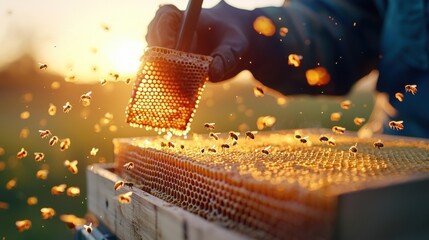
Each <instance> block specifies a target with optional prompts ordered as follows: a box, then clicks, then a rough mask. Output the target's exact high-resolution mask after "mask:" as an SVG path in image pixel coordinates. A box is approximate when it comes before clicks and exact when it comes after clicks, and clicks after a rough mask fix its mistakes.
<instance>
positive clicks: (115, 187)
mask: <svg viewBox="0 0 429 240" xmlns="http://www.w3.org/2000/svg"><path fill="white" fill-rule="evenodd" d="M124 184H125V182H124V181H122V180H118V181H117V182H115V185H114V186H113V189H115V190H119V189H121V188H122V187H123V186H124Z"/></svg>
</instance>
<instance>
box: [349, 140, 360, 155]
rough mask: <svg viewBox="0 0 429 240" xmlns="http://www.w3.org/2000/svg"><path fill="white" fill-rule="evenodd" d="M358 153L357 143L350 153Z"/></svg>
mask: <svg viewBox="0 0 429 240" xmlns="http://www.w3.org/2000/svg"><path fill="white" fill-rule="evenodd" d="M357 151H358V149H357V143H356V144H355V145H353V146H351V147H350V148H349V153H351V154H356V153H357Z"/></svg>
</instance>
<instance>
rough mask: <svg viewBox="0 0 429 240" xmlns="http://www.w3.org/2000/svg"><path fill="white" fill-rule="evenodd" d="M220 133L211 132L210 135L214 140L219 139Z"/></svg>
mask: <svg viewBox="0 0 429 240" xmlns="http://www.w3.org/2000/svg"><path fill="white" fill-rule="evenodd" d="M219 134H220V133H214V132H210V134H209V137H211V138H213V139H214V140H219Z"/></svg>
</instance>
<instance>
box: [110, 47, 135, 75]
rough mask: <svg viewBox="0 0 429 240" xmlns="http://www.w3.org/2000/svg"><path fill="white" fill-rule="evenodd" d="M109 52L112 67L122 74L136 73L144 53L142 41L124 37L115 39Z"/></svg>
mask: <svg viewBox="0 0 429 240" xmlns="http://www.w3.org/2000/svg"><path fill="white" fill-rule="evenodd" d="M110 49H111V50H110V51H109V53H108V56H107V57H108V61H109V62H110V64H111V66H112V68H113V69H114V70H115V71H116V72H118V73H120V74H121V75H132V74H135V73H136V72H137V70H138V67H139V65H140V56H141V55H142V54H143V46H142V43H141V42H139V41H137V40H131V39H123V40H119V41H115V42H114V43H113V44H112V46H111V48H110Z"/></svg>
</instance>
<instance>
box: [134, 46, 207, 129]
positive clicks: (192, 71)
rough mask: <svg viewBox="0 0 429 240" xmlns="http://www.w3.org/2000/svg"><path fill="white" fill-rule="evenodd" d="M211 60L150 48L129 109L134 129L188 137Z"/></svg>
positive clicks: (194, 55) (170, 50)
mask: <svg viewBox="0 0 429 240" xmlns="http://www.w3.org/2000/svg"><path fill="white" fill-rule="evenodd" d="M211 60H212V58H211V57H210V56H204V55H199V54H193V53H187V52H181V51H177V50H173V49H168V48H162V47H149V48H147V49H146V50H145V52H144V54H143V56H142V58H141V62H142V63H141V65H140V69H139V71H138V74H137V79H136V81H135V84H134V88H133V91H132V95H131V99H130V101H129V103H128V106H127V108H126V122H127V123H129V124H130V125H131V126H132V127H140V128H146V129H147V130H150V129H153V130H155V131H157V132H171V133H173V134H176V135H186V133H188V132H189V130H190V125H191V122H192V118H193V117H194V114H195V111H196V109H197V108H198V103H199V100H200V98H201V94H202V92H203V90H204V87H205V82H206V81H207V80H208V68H209V64H210V62H211Z"/></svg>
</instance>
